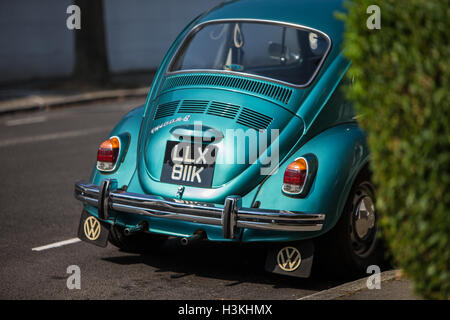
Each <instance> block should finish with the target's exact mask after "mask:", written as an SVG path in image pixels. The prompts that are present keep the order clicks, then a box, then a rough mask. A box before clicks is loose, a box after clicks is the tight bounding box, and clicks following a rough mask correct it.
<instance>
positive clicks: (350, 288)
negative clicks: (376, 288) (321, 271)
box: [297, 269, 401, 300]
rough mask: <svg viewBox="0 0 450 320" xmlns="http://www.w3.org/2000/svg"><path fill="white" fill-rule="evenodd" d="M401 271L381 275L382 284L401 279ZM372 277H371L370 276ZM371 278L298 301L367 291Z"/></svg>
mask: <svg viewBox="0 0 450 320" xmlns="http://www.w3.org/2000/svg"><path fill="white" fill-rule="evenodd" d="M400 272H401V271H400V270H398V269H397V270H389V271H384V272H381V273H380V277H381V282H385V281H389V280H393V279H396V278H398V277H399V275H400ZM369 277H370V276H369ZM369 277H366V278H363V279H359V280H355V281H352V282H348V283H344V284H342V285H340V286H337V287H334V288H331V289H327V290H323V291H319V292H316V293H314V294H311V295H309V296H306V297H302V298H300V299H297V300H334V299H337V298H340V297H343V296H348V295H350V294H353V293H356V292H358V291H361V290H364V289H367V280H368V279H369Z"/></svg>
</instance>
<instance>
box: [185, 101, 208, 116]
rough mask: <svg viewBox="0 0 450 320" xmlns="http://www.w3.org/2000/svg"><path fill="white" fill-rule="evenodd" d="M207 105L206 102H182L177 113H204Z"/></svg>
mask: <svg viewBox="0 0 450 320" xmlns="http://www.w3.org/2000/svg"><path fill="white" fill-rule="evenodd" d="M208 103H209V101H206V100H183V102H182V103H181V107H180V110H178V113H204V112H205V110H206V107H207V106H208Z"/></svg>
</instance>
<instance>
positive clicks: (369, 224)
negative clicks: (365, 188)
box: [354, 196, 375, 240]
mask: <svg viewBox="0 0 450 320" xmlns="http://www.w3.org/2000/svg"><path fill="white" fill-rule="evenodd" d="M374 227H375V206H374V204H373V201H372V199H371V198H370V197H369V196H364V197H362V198H361V199H360V200H359V202H358V203H357V205H356V211H355V220H354V228H355V232H356V234H357V236H358V238H359V239H361V240H365V239H366V238H367V236H368V235H369V234H371V230H372V229H373V228H374Z"/></svg>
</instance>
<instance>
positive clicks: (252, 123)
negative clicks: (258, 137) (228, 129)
mask: <svg viewBox="0 0 450 320" xmlns="http://www.w3.org/2000/svg"><path fill="white" fill-rule="evenodd" d="M272 120H273V119H272V118H271V117H269V116H266V115H265V114H262V113H259V112H257V111H254V110H251V109H248V108H243V109H242V112H241V113H240V114H239V117H238V119H237V121H236V122H237V123H239V124H242V125H244V126H247V127H249V128H253V129H255V130H265V129H267V127H269V125H270V123H271V122H272Z"/></svg>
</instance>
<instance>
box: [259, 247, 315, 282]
mask: <svg viewBox="0 0 450 320" xmlns="http://www.w3.org/2000/svg"><path fill="white" fill-rule="evenodd" d="M313 258H314V244H313V242H312V241H310V240H306V241H300V242H285V243H283V244H278V245H274V246H272V247H270V248H269V250H268V252H267V258H266V266H265V269H266V271H269V272H273V273H278V274H284V275H288V276H293V277H299V278H308V277H309V276H310V274H311V269H312V264H313Z"/></svg>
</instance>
